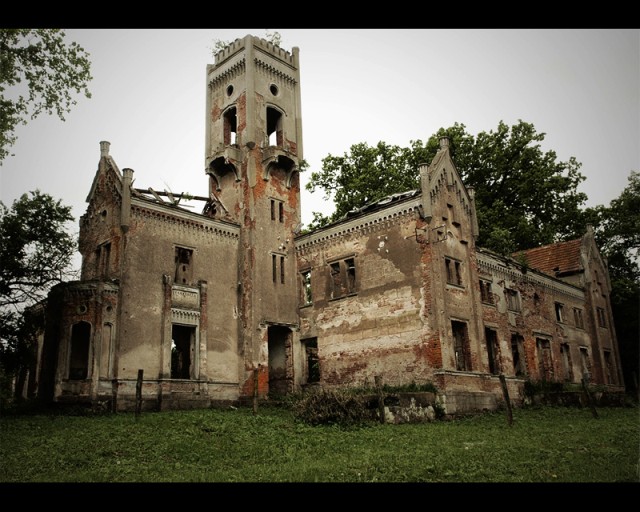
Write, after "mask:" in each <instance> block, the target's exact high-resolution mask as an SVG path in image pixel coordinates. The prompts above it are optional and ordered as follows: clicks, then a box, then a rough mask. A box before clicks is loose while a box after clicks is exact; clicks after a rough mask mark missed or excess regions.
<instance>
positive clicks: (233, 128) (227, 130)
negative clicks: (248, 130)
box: [224, 86, 238, 146]
mask: <svg viewBox="0 0 640 512" xmlns="http://www.w3.org/2000/svg"><path fill="white" fill-rule="evenodd" d="M229 87H231V89H232V92H233V87H232V86H229ZM227 92H228V88H227ZM237 130H238V117H237V110H236V107H231V108H230V109H228V110H227V111H226V112H225V113H224V144H225V146H228V145H230V144H236V142H237V135H238V132H237Z"/></svg>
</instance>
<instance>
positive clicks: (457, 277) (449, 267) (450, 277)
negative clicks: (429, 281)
mask: <svg viewBox="0 0 640 512" xmlns="http://www.w3.org/2000/svg"><path fill="white" fill-rule="evenodd" d="M444 264H445V268H446V271H447V283H448V284H455V285H456V286H462V273H461V269H460V262H459V261H458V260H454V259H453V258H447V257H445V259H444Z"/></svg>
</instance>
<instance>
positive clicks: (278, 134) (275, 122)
mask: <svg viewBox="0 0 640 512" xmlns="http://www.w3.org/2000/svg"><path fill="white" fill-rule="evenodd" d="M267 137H268V139H269V146H278V147H282V146H283V142H284V133H283V131H282V113H281V112H280V111H279V110H277V109H275V108H273V107H267Z"/></svg>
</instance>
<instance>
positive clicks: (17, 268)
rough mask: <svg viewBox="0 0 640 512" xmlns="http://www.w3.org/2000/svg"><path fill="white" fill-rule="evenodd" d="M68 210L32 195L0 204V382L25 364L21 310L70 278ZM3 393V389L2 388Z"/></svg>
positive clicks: (26, 320) (26, 327) (29, 329)
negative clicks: (8, 205) (7, 205)
mask: <svg viewBox="0 0 640 512" xmlns="http://www.w3.org/2000/svg"><path fill="white" fill-rule="evenodd" d="M72 220H73V216H72V215H71V207H70V206H65V205H63V204H62V203H61V202H60V201H56V200H55V199H53V198H52V197H51V196H50V195H48V194H43V193H41V192H40V191H38V190H36V191H35V192H31V193H30V194H23V195H22V196H21V197H20V198H19V199H17V200H16V201H14V202H13V205H12V206H11V208H10V209H9V208H7V207H6V206H5V205H4V204H3V203H2V202H0V381H2V382H3V383H4V384H5V385H6V384H7V382H8V381H10V380H11V379H12V378H13V377H14V376H17V375H18V373H19V371H20V369H21V368H25V367H27V366H28V365H29V364H30V363H31V350H30V347H31V345H32V343H33V328H34V324H33V322H32V321H30V317H29V314H28V310H27V314H26V315H25V314H23V313H24V312H25V310H26V308H29V306H33V305H34V304H36V303H38V302H39V301H41V300H42V299H44V298H45V297H46V295H47V293H48V291H49V290H50V289H51V287H52V286H54V285H55V284H57V283H61V282H64V281H67V280H69V279H72V278H74V277H76V274H77V272H76V271H74V270H73V269H72V266H71V263H72V257H73V254H74V251H75V249H76V242H75V238H74V237H73V236H72V235H71V234H70V233H69V231H68V230H67V223H68V222H70V221H72ZM5 391H6V388H5Z"/></svg>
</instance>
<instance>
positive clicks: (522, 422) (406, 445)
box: [0, 406, 640, 483]
mask: <svg viewBox="0 0 640 512" xmlns="http://www.w3.org/2000/svg"><path fill="white" fill-rule="evenodd" d="M638 411H639V410H638V408H637V407H626V408H600V409H599V410H598V414H599V418H597V419H596V418H593V417H592V415H591V412H590V411H589V410H588V409H583V408H560V407H530V408H524V409H516V410H515V411H514V424H513V425H512V426H511V427H509V425H508V423H507V421H506V417H505V414H504V412H495V413H486V414H483V415H479V416H473V417H468V418H463V419H458V420H455V421H436V422H432V423H425V424H419V425H418V424H406V425H381V424H377V423H372V424H371V425H369V426H366V427H350V428H341V427H337V426H310V425H308V424H304V423H302V422H299V421H297V420H295V418H294V416H293V414H292V412H291V411H290V410H289V409H286V408H282V407H280V408H278V407H266V406H261V407H260V408H259V409H258V414H256V415H254V414H253V412H252V410H251V408H240V409H232V408H227V409H208V410H196V411H179V412H178V411H176V412H162V413H143V414H142V415H140V416H139V418H138V419H136V418H135V415H134V414H132V413H131V414H130V413H120V414H117V415H101V416H60V415H22V416H19V415H16V416H3V417H2V418H0V435H1V437H0V482H5V483H10V482H145V483H146V482H217V483H222V482H639V481H640V478H639V469H638V462H639V459H640V422H639V419H640V416H639V412H638Z"/></svg>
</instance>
